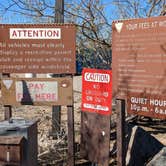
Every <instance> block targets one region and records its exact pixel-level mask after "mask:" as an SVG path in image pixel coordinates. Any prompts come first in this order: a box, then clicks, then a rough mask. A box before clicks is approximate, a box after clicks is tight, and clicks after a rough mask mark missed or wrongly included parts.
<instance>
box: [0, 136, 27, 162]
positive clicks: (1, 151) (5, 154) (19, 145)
mask: <svg viewBox="0 0 166 166" xmlns="http://www.w3.org/2000/svg"><path fill="white" fill-rule="evenodd" d="M24 141H25V139H24V137H10V136H1V137H0V165H6V164H7V165H23V160H24V159H23V157H24V156H23V144H24Z"/></svg>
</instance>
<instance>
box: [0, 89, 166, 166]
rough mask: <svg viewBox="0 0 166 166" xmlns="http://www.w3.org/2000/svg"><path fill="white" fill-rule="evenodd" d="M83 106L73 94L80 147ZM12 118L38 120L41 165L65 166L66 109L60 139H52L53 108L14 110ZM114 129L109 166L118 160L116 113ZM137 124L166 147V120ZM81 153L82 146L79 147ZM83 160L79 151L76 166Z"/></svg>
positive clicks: (78, 95)
mask: <svg viewBox="0 0 166 166" xmlns="http://www.w3.org/2000/svg"><path fill="white" fill-rule="evenodd" d="M80 104H81V92H78V91H74V127H75V142H76V143H77V145H79V144H80ZM12 109H13V117H14V118H17V117H21V118H25V119H29V120H37V121H38V163H39V165H41V166H49V165H52V166H53V165H55V166H66V160H67V157H66V156H67V155H66V154H67V114H66V112H67V109H66V107H65V106H63V107H62V111H61V119H62V121H61V131H62V132H61V133H59V134H58V136H57V139H53V137H52V136H51V131H52V108H51V107H48V106H35V107H34V106H21V107H13V108H12ZM3 118H4V108H3V106H2V105H1V107H0V120H3ZM112 119H113V120H112V121H111V125H112V127H111V128H112V129H111V141H110V151H111V153H112V154H111V157H110V163H112V164H110V165H116V164H115V163H116V161H115V157H116V156H115V150H114V149H113V147H114V145H115V142H116V141H115V138H116V137H115V135H116V134H115V133H116V132H115V123H116V114H115V113H113V116H112ZM137 124H138V125H140V126H141V127H143V128H144V129H145V130H147V131H148V132H149V133H150V134H152V135H153V136H154V137H155V138H157V139H158V140H159V141H160V142H161V143H163V144H164V145H165V146H166V122H165V121H158V120H157V121H152V122H149V121H146V120H140V121H138V122H137ZM77 150H78V151H79V146H78V147H77ZM83 161H84V160H83V159H81V158H80V155H79V152H76V163H81V162H83Z"/></svg>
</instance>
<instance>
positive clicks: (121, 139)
mask: <svg viewBox="0 0 166 166" xmlns="http://www.w3.org/2000/svg"><path fill="white" fill-rule="evenodd" d="M116 101H117V110H116V112H117V165H118V166H125V156H126V155H125V100H119V99H117V100H116Z"/></svg>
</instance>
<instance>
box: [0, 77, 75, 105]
mask: <svg viewBox="0 0 166 166" xmlns="http://www.w3.org/2000/svg"><path fill="white" fill-rule="evenodd" d="M1 87H2V102H3V104H4V105H71V104H72V79H71V78H67V77H65V78H55V79H50V78H49V79H48V78H47V79H39V78H36V79H35V78H31V79H30V78H29V79H27V78H16V79H11V78H7V79H5V78H4V79H2V81H1Z"/></svg>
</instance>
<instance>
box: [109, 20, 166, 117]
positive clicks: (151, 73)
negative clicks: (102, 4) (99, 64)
mask: <svg viewBox="0 0 166 166" xmlns="http://www.w3.org/2000/svg"><path fill="white" fill-rule="evenodd" d="M112 28H113V29H112V30H113V35H112V53H113V55H112V58H113V59H112V61H113V64H112V68H113V96H114V97H116V98H119V99H127V98H128V102H131V104H132V107H131V106H130V104H129V106H128V111H129V112H130V113H131V112H132V113H138V112H139V114H143V115H144V114H145V112H146V115H147V116H152V117H160V118H161V117H162V118H166V115H165V114H164V113H163V112H164V111H155V108H154V109H152V108H151V107H153V106H154V107H155V104H152V102H151V100H153V99H154V100H158V101H159V102H161V103H163V102H165V101H166V93H165V92H166V17H153V18H146V19H132V20H124V21H115V22H113V25H112ZM129 96H131V98H130V97H129ZM132 97H136V98H138V100H141V101H142V98H144V99H143V100H145V101H147V103H144V104H147V109H146V108H142V109H138V110H139V111H138V110H135V108H134V107H133V104H138V103H134V102H133V100H132V99H133V98H132ZM139 104H141V103H139ZM144 104H143V105H142V106H143V107H144ZM162 106H163V105H162V104H158V109H162V110H163V107H162ZM160 112H162V113H160Z"/></svg>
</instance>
